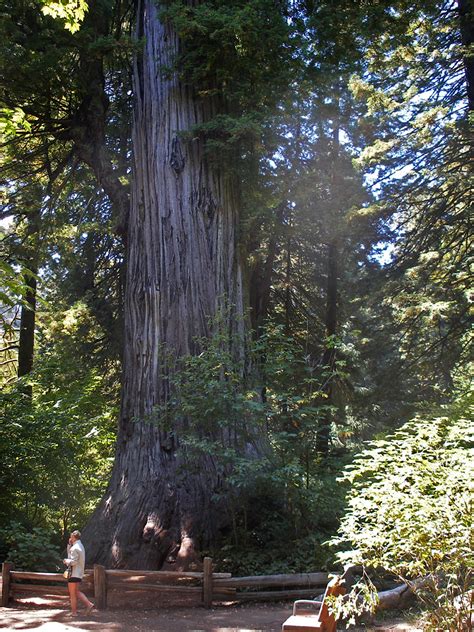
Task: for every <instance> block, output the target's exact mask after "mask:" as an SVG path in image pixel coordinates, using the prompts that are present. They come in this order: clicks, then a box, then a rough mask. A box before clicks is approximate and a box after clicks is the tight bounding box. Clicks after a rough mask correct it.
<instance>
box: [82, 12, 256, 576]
mask: <svg viewBox="0 0 474 632" xmlns="http://www.w3.org/2000/svg"><path fill="white" fill-rule="evenodd" d="M158 13H159V7H157V3H156V2H155V0H143V2H142V3H141V5H140V7H139V11H138V37H139V38H144V42H145V43H144V50H143V54H142V55H141V56H140V58H139V59H137V61H136V64H135V70H134V90H135V114H134V126H133V137H132V143H133V152H134V171H133V182H132V199H131V208H130V216H129V225H128V239H127V279H126V290H125V350H124V368H123V386H122V404H121V417H120V427H119V435H118V442H117V450H116V459H115V464H114V469H113V473H112V478H111V482H110V485H109V489H108V491H107V493H106V495H105V497H104V499H103V501H102V503H101V504H100V506H99V507H98V509H97V510H96V512H95V514H94V516H93V517H92V519H91V521H90V523H89V525H88V527H87V529H86V531H85V538H86V544H87V548H88V563H89V564H90V563H91V562H92V561H95V562H101V563H104V564H106V565H111V566H122V567H123V566H126V567H128V568H143V569H146V568H160V567H162V565H163V564H164V563H165V562H166V563H172V564H174V567H175V568H178V567H181V568H183V567H186V566H189V565H190V563H191V562H193V561H194V560H195V558H196V552H197V551H198V550H199V549H200V548H202V547H205V546H208V545H209V543H210V542H212V541H213V540H214V539H215V537H216V535H217V533H218V530H219V528H220V527H221V526H222V524H223V521H225V512H223V511H222V507H219V506H218V505H217V504H216V503H215V502H214V501H213V497H215V496H216V494H217V493H218V492H219V491H220V490H221V489H222V484H223V480H224V476H225V473H224V470H223V468H222V467H221V466H220V465H219V463H218V462H217V460H216V459H215V458H214V457H213V456H211V455H201V456H199V457H196V456H195V455H194V457H192V456H191V454H190V452H189V451H188V450H187V449H186V448H185V446H183V443H182V441H180V434H181V432H182V430H183V425H184V424H185V421H181V422H179V421H178V420H176V422H175V424H174V426H173V427H172V428H171V429H168V430H165V429H164V428H162V427H160V424H159V420H158V423H157V424H152V423H149V422H147V417H149V416H150V415H153V412H154V408H155V407H156V406H157V405H158V404H160V403H162V402H163V401H165V400H166V398H167V397H168V394H169V393H168V390H169V386H168V380H167V379H166V376H167V374H168V376H169V372H170V371H172V370H173V369H172V367H171V366H167V362H166V357H167V356H166V354H165V353H164V349H166V350H167V352H168V353H171V354H172V355H173V356H174V357H176V358H179V357H182V356H183V355H186V354H190V353H191V354H193V353H198V352H199V351H200V350H199V348H198V344H197V342H196V340H195V338H196V336H201V337H202V336H207V337H208V336H211V335H212V333H213V332H212V325H211V324H210V321H209V318H210V317H211V318H212V317H213V316H215V315H216V314H217V313H218V312H219V311H220V310H221V309H222V313H223V314H224V319H225V323H224V326H225V327H226V328H227V331H228V333H229V344H232V342H231V339H232V335H233V334H234V333H236V332H239V331H240V332H241V333H243V328H244V320H243V314H244V298H243V296H244V294H243V288H242V270H241V264H240V261H239V249H238V243H237V225H238V197H239V196H238V189H237V188H236V186H235V183H234V181H233V179H232V178H231V177H230V176H227V175H226V173H225V171H224V170H223V169H221V168H218V167H217V166H216V165H215V164H211V163H210V161H209V160H208V158H207V157H206V155H205V153H204V146H203V141H202V139H200V138H192V139H191V140H189V141H186V140H184V138H183V135H182V132H184V131H188V130H190V129H191V128H192V127H193V126H195V125H198V124H200V123H203V122H204V121H206V120H208V119H209V118H210V117H212V116H213V115H215V114H216V113H217V111H218V109H217V104H216V102H215V101H213V100H211V99H209V98H207V99H201V98H199V97H198V96H197V95H196V93H195V92H194V91H193V89H192V88H191V87H190V86H188V85H185V83H184V82H183V81H181V80H180V79H179V78H178V77H177V76H176V74H175V73H170V71H169V69H170V68H171V67H172V66H173V63H174V61H175V58H176V54H177V52H178V50H179V41H178V37H177V35H176V33H175V32H174V31H173V29H172V27H171V25H170V24H169V23H168V22H165V23H161V22H160V20H159V19H158ZM233 352H235V353H242V352H243V351H242V349H234V350H233ZM203 396H205V393H203ZM223 440H224V442H226V441H227V438H226V437H224V438H223Z"/></svg>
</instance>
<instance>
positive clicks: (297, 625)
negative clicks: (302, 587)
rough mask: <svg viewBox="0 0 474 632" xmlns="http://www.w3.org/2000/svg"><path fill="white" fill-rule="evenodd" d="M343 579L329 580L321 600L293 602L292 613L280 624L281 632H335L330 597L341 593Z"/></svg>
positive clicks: (342, 592) (342, 590)
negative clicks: (329, 605) (330, 611)
mask: <svg viewBox="0 0 474 632" xmlns="http://www.w3.org/2000/svg"><path fill="white" fill-rule="evenodd" d="M343 583H344V581H343V580H342V579H341V578H340V577H336V578H334V579H333V580H331V581H330V582H329V584H328V585H327V587H326V591H325V593H324V596H323V598H322V601H316V600H309V599H299V600H298V601H295V603H294V604H293V614H292V615H291V617H289V618H288V619H287V620H286V621H285V623H284V624H283V625H282V626H281V629H282V632H311V631H314V630H319V632H336V619H335V617H334V615H332V614H329V607H328V603H329V601H330V598H331V597H338V596H339V595H343V594H344V593H345V592H346V590H345V588H344V586H343Z"/></svg>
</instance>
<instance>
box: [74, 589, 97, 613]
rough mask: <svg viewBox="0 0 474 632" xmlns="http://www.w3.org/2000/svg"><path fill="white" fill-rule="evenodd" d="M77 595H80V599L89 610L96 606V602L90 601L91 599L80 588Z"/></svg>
mask: <svg viewBox="0 0 474 632" xmlns="http://www.w3.org/2000/svg"><path fill="white" fill-rule="evenodd" d="M77 596H78V597H79V600H80V601H82V603H83V604H84V605H85V607H86V608H87V609H88V610H91V609H92V608H93V607H94V604H93V603H92V601H89V599H87V597H86V596H85V594H84V593H83V592H81V591H80V590H78V591H77Z"/></svg>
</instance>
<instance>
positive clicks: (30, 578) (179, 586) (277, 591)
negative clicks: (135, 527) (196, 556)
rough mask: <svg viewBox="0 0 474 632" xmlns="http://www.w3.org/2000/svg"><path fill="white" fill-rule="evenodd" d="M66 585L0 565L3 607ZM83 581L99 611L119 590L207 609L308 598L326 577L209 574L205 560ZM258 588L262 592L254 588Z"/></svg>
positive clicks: (98, 573)
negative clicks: (197, 566)
mask: <svg viewBox="0 0 474 632" xmlns="http://www.w3.org/2000/svg"><path fill="white" fill-rule="evenodd" d="M66 581H67V580H66V579H64V577H63V575H62V574H61V573H32V572H25V571H15V570H14V568H13V564H11V563H9V562H4V563H3V565H2V594H1V605H2V606H8V604H9V601H10V598H15V597H16V596H20V595H24V594H25V593H26V594H31V595H33V594H36V595H45V594H48V595H51V596H59V595H61V596H64V595H65V594H66V591H65V584H66ZM83 581H84V583H85V589H86V590H90V591H91V592H93V594H94V597H95V602H96V606H97V608H99V609H105V608H106V607H107V595H108V593H109V592H113V593H117V592H119V593H120V592H124V591H126V592H127V593H128V592H130V591H132V592H134V591H137V592H138V593H141V594H142V595H143V593H150V594H157V593H162V594H165V595H167V596H170V595H173V596H174V597H180V596H182V597H183V598H185V597H190V596H194V597H197V598H198V600H200V602H201V604H202V605H204V606H205V607H207V608H209V607H211V605H212V603H213V602H214V601H223V600H228V601H250V600H255V601H263V600H285V599H301V598H304V597H314V596H315V595H316V594H318V592H320V593H322V592H324V588H325V586H326V584H327V583H328V581H329V576H328V574H327V573H320V572H317V573H300V574H286V575H259V576H252V577H232V575H231V573H214V572H213V570H212V559H211V558H209V557H206V558H204V565H203V571H202V572H179V571H141V570H132V571H127V570H118V569H106V568H105V567H104V566H101V565H99V564H96V565H95V566H94V568H93V570H90V569H89V570H87V571H86V574H85V576H84V579H83ZM261 588H264V589H266V590H258V589H261ZM256 589H257V590H256ZM199 598H200V599H199Z"/></svg>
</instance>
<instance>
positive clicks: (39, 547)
mask: <svg viewBox="0 0 474 632" xmlns="http://www.w3.org/2000/svg"><path fill="white" fill-rule="evenodd" d="M53 540H54V534H52V533H51V532H50V531H48V530H47V529H42V528H40V527H33V529H31V530H28V529H26V528H25V527H24V526H22V525H20V524H19V523H17V522H12V523H10V525H9V526H8V527H6V528H5V529H1V530H0V542H1V544H2V549H3V550H4V551H6V552H5V559H6V560H8V561H9V562H13V564H14V565H15V570H20V571H57V570H59V569H60V568H61V557H60V547H59V546H58V544H55V543H54V542H53Z"/></svg>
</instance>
